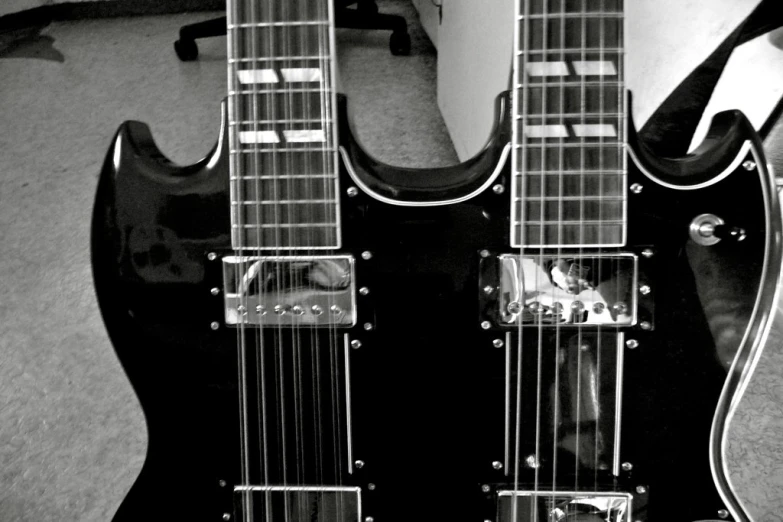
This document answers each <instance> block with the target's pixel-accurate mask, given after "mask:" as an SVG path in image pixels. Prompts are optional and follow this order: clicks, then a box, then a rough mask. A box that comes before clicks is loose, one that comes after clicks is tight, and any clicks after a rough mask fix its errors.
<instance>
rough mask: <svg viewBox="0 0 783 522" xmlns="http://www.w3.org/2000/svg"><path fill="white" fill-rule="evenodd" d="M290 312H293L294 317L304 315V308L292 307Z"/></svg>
mask: <svg viewBox="0 0 783 522" xmlns="http://www.w3.org/2000/svg"><path fill="white" fill-rule="evenodd" d="M291 311H292V312H294V314H295V315H303V314H304V308H302V307H301V306H300V305H294V307H293V308H291Z"/></svg>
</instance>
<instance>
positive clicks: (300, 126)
mask: <svg viewBox="0 0 783 522" xmlns="http://www.w3.org/2000/svg"><path fill="white" fill-rule="evenodd" d="M227 13H228V16H227V18H228V90H229V92H228V95H229V98H228V102H229V103H228V106H229V126H230V128H229V143H230V148H231V152H230V158H231V163H230V170H231V226H232V246H233V248H234V249H235V250H249V249H252V250H258V249H264V250H266V249H268V250H310V249H313V250H322V249H334V248H339V246H340V229H339V205H338V194H339V191H338V180H337V172H338V171H337V127H336V123H335V118H334V114H335V105H336V98H335V94H336V93H335V90H334V83H335V82H334V75H335V69H334V67H335V53H334V13H333V10H332V6H331V2H330V1H329V0H305V1H299V2H291V1H289V0H266V1H263V2H259V1H258V0H230V1H229V2H228V9H227Z"/></svg>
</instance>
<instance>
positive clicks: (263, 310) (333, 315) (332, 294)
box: [223, 255, 356, 327]
mask: <svg viewBox="0 0 783 522" xmlns="http://www.w3.org/2000/svg"><path fill="white" fill-rule="evenodd" d="M354 280H355V278H354V258H353V256H350V255H341V256H227V257H224V258H223V287H224V302H225V320H226V324H228V325H239V324H245V325H259V326H275V327H278V326H337V327H350V326H353V325H354V324H356V292H355V288H354V286H355V285H354Z"/></svg>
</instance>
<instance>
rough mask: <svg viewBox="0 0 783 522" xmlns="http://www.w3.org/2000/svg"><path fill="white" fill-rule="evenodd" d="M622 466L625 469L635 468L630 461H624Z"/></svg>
mask: <svg viewBox="0 0 783 522" xmlns="http://www.w3.org/2000/svg"><path fill="white" fill-rule="evenodd" d="M620 467H621V468H623V471H631V470H632V469H633V464H631V463H630V462H623V463H622V464H621V465H620Z"/></svg>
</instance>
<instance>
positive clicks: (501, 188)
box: [492, 183, 506, 194]
mask: <svg viewBox="0 0 783 522" xmlns="http://www.w3.org/2000/svg"><path fill="white" fill-rule="evenodd" d="M505 191H506V187H504V186H503V185H502V184H500V183H498V184H497V185H492V192H494V193H495V194H502V193H504V192H505Z"/></svg>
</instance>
